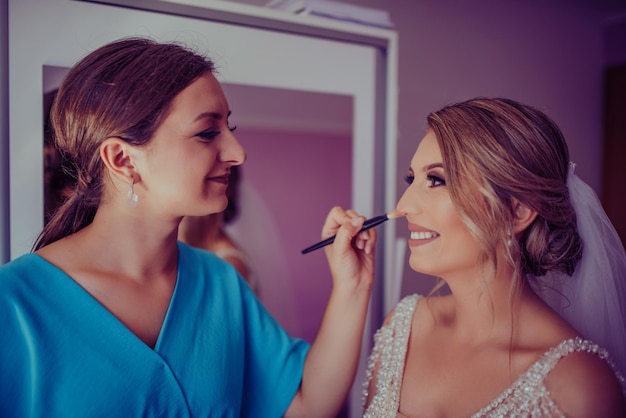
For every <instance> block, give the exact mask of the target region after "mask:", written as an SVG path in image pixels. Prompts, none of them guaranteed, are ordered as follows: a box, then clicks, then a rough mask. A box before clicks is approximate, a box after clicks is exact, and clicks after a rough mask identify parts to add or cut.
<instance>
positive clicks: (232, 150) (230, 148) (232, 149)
mask: <svg viewBox="0 0 626 418" xmlns="http://www.w3.org/2000/svg"><path fill="white" fill-rule="evenodd" d="M221 154H222V160H223V161H226V162H231V163H233V165H240V164H243V162H244V161H246V158H247V155H246V150H245V149H244V148H243V146H242V145H241V143H240V142H239V140H238V139H237V137H236V136H235V134H233V133H232V132H230V131H229V132H228V136H227V138H226V141H225V142H224V146H223V148H222V151H221Z"/></svg>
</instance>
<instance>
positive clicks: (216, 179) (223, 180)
mask: <svg viewBox="0 0 626 418" xmlns="http://www.w3.org/2000/svg"><path fill="white" fill-rule="evenodd" d="M228 179H229V176H228V174H226V175H224V176H216V177H209V180H210V181H214V182H216V183H222V184H225V185H228Z"/></svg>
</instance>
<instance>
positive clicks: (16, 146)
mask: <svg viewBox="0 0 626 418" xmlns="http://www.w3.org/2000/svg"><path fill="white" fill-rule="evenodd" d="M189 1H190V0H187V3H189ZM111 6H115V7H111ZM121 8H124V10H122V9H121ZM122 12H123V13H122ZM153 12H156V13H153ZM146 13H147V14H146ZM95 16H97V17H95ZM139 16H141V17H145V16H149V18H150V21H151V22H154V23H152V24H146V26H139V27H133V29H132V30H129V29H128V28H129V27H130V25H131V24H130V23H129V22H131V21H132V19H133V17H139ZM92 17H93V18H92ZM190 18H191V20H190ZM68 19H69V20H68ZM92 19H93V22H92ZM98 19H107V24H106V26H104V25H102V26H98V23H97V22H96V21H98V22H99V20H98ZM180 19H182V20H184V21H185V23H186V24H188V25H189V27H194V28H198V25H199V24H203V25H205V26H211V25H206V23H209V22H210V23H211V24H212V25H222V26H220V31H223V32H228V33H229V34H230V35H232V36H233V37H235V38H236V37H237V35H236V33H241V32H245V31H250V30H256V29H259V28H260V29H265V30H266V31H264V32H263V34H264V35H263V36H268V37H271V36H278V34H279V33H282V34H290V35H293V38H294V40H297V42H298V43H299V44H302V45H305V44H307V43H311V45H312V47H314V48H318V47H323V48H324V54H330V55H331V56H332V54H333V50H334V48H335V47H337V48H338V47H339V46H340V45H342V44H350V45H353V46H354V47H355V48H353V49H354V50H355V55H354V59H355V60H365V62H374V63H375V65H373V66H369V68H362V69H361V70H360V71H361V72H359V73H358V74H357V73H353V74H352V77H351V78H353V79H355V80H358V79H359V75H363V76H364V77H371V74H374V78H375V79H376V80H378V81H377V83H378V85H377V86H375V88H374V89H373V90H374V91H369V92H368V91H367V90H368V89H369V90H372V88H371V87H369V88H361V87H359V85H358V81H355V83H357V84H354V85H352V86H348V85H345V84H346V83H344V84H339V85H332V84H329V85H328V86H326V87H322V88H320V87H319V86H307V83H308V82H309V81H311V80H308V79H307V77H302V76H301V75H299V74H297V73H294V74H291V77H282V78H281V80H280V84H275V83H276V81H275V80H273V79H271V77H270V78H268V79H266V80H256V83H257V84H259V85H265V86H268V87H282V88H294V89H309V88H311V89H312V90H314V91H324V89H327V90H326V91H327V92H333V93H342V94H351V95H354V96H355V112H354V114H355V117H354V125H353V135H354V138H355V139H354V148H355V155H354V157H353V158H354V161H356V162H359V164H354V167H355V168H354V170H355V171H354V173H353V179H354V184H353V206H354V207H356V208H357V209H358V210H360V211H361V212H362V213H364V214H366V215H375V214H378V212H380V211H385V210H390V209H392V208H393V207H394V206H395V204H396V195H395V190H396V178H395V177H396V148H397V147H396V133H397V131H396V119H397V95H398V91H397V34H396V32H395V31H393V30H387V29H379V28H374V27H367V26H363V25H357V24H352V23H345V22H339V21H334V20H331V19H324V18H316V17H307V16H295V15H290V14H286V13H283V12H279V11H274V10H268V9H263V8H259V7H253V6H246V5H241V4H233V3H227V2H224V1H211V0H205V1H203V2H202V7H199V6H195V5H191V4H183V3H181V0H178V1H176V2H175V1H162V0H107V1H104V0H102V1H97V0H8V26H9V31H8V32H9V41H8V43H9V53H8V58H9V59H8V62H9V79H8V86H11V90H10V92H9V89H8V86H5V85H2V86H0V88H1V89H2V91H1V93H2V96H3V97H5V98H6V97H7V96H8V103H9V133H8V134H9V137H8V139H7V138H3V140H4V141H8V143H9V146H10V147H9V163H10V167H9V174H10V181H9V191H8V196H6V195H4V196H1V198H2V199H3V201H4V202H3V206H5V207H6V203H5V202H6V201H7V200H8V202H9V204H8V205H9V221H10V222H9V225H10V236H9V242H10V252H9V257H10V258H11V259H14V258H16V257H18V256H19V255H21V254H23V253H25V252H28V251H29V250H30V247H31V246H32V243H33V242H34V239H35V238H36V235H37V234H38V233H39V231H40V230H41V227H42V226H43V184H42V181H41V179H42V164H41V155H42V154H41V153H42V148H41V146H42V145H41V144H42V143H41V123H40V122H41V121H42V101H41V100H42V68H43V66H44V65H56V66H71V65H72V64H73V63H74V62H76V61H77V60H78V59H79V58H80V57H81V56H82V55H83V54H84V53H86V52H87V51H89V50H92V49H93V48H95V47H97V46H99V45H101V44H104V43H106V42H108V41H110V40H112V39H115V38H118V37H120V36H124V35H128V34H130V33H129V32H132V33H133V34H145V35H150V36H155V32H159V31H160V32H159V33H158V36H159V37H165V38H167V37H170V36H173V37H175V38H177V39H179V40H180V38H181V37H182V38H183V39H182V40H183V41H189V40H192V41H197V42H200V43H202V42H203V40H204V38H203V35H202V30H198V29H190V31H189V32H188V33H182V32H181V31H180V30H178V31H169V32H168V30H167V29H162V30H161V29H159V30H156V28H162V27H163V25H161V24H159V22H171V21H176V22H179V21H181V20H180ZM138 20H139V19H138ZM150 25H151V26H150ZM147 26H150V28H151V29H148V27H147ZM165 27H167V24H166V25H165ZM234 28H237V30H238V31H239V32H232V30H233V29H234ZM186 37H190V39H188V38H186ZM313 44H316V45H313ZM359 46H362V47H363V48H362V50H361V49H360V48H359ZM371 47H374V48H371ZM368 51H375V52H368ZM222 53H223V57H226V59H225V60H224V61H223V63H224V64H225V65H223V66H222V67H226V68H224V69H223V74H224V78H223V81H227V82H235V83H237V82H239V83H242V84H246V81H245V80H246V77H247V75H246V74H244V73H243V72H245V71H246V70H247V69H248V68H249V65H248V64H249V63H242V62H237V58H236V56H237V54H232V55H228V54H227V53H225V52H224V51H222ZM263 54H264V55H268V54H269V55H271V54H272V50H271V49H267V50H264V51H263ZM372 54H374V55H375V56H374V57H373V58H372ZM211 55H212V54H211ZM219 55H220V54H219V53H218V61H219V58H220V57H219ZM212 56H214V55H212ZM346 58H349V57H344V56H341V57H340V59H339V61H341V59H346ZM303 59H306V57H299V58H298V59H297V60H294V61H301V60H303ZM279 60H280V58H278V61H279ZM288 64H289V63H288V62H282V63H281V64H280V65H281V66H283V67H284V66H285V65H288ZM310 64H311V65H312V66H314V67H315V65H314V63H313V62H311V63H310ZM231 65H232V67H231ZM276 65H277V67H276V69H277V70H278V68H279V67H278V64H276ZM326 65H327V67H329V68H317V69H316V71H318V72H324V71H331V67H332V71H340V70H341V65H337V64H336V63H335V62H333V61H332V60H329V61H328V62H327V64H326ZM372 67H375V68H372ZM316 76H317V73H316ZM329 79H332V77H329ZM313 84H314V83H313ZM364 90H366V91H364ZM372 115H374V118H371V116H372ZM372 119H373V120H372ZM377 144H379V145H377ZM377 147H378V148H377ZM377 151H379V152H383V153H384V155H383V156H380V155H376V152H377ZM380 160H382V165H383V166H384V168H383V171H384V175H383V176H382V177H383V178H373V177H374V171H375V170H372V169H371V168H372V167H374V166H375V165H376V164H377V161H380ZM378 165H379V166H380V165H381V163H379V164H378ZM26 185H27V186H26ZM7 198H8V199H7ZM395 236H396V233H395V226H394V224H393V222H388V223H387V224H386V225H385V228H384V234H383V236H381V238H382V241H383V248H382V250H383V254H382V257H383V259H384V262H383V263H379V265H380V264H382V269H379V271H378V272H377V276H379V278H378V280H377V281H378V283H379V284H378V285H379V286H382V287H383V289H381V290H382V295H383V298H382V300H379V301H377V302H376V301H374V302H375V303H374V311H372V310H370V319H369V320H368V327H367V329H366V333H365V335H366V338H367V339H368V341H367V343H366V344H364V347H363V354H364V355H366V354H367V353H369V350H370V346H369V339H370V337H371V333H372V328H373V327H377V326H378V325H379V321H380V320H381V318H380V316H381V312H382V311H384V312H386V311H388V310H389V309H390V308H391V307H392V306H394V305H395V302H396V299H397V295H395V292H394V289H395V287H396V286H395V285H394V283H393V281H392V280H391V278H393V277H396V274H395V272H394V266H395V264H396V263H395V257H394V254H395V253H396V249H395V244H394V243H395ZM382 278H387V279H386V280H383V279H382ZM381 283H382V285H381ZM380 293H381V292H380V290H379V292H378V294H377V295H376V297H375V298H374V299H380ZM376 303H377V304H378V306H376ZM381 305H382V306H381ZM364 355H362V358H361V363H362V364H361V366H360V367H359V374H360V375H359V376H357V382H356V384H355V388H354V389H353V393H352V399H351V401H352V402H351V404H352V405H359V404H360V394H361V390H360V389H361V386H360V384H359V381H361V380H362V379H363V375H362V374H363V371H364V366H363V365H364ZM355 409H357V408H355ZM354 412H355V413H356V412H357V411H354ZM354 416H357V415H354Z"/></svg>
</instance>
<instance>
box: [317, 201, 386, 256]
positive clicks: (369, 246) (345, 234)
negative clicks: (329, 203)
mask: <svg viewBox="0 0 626 418" xmlns="http://www.w3.org/2000/svg"><path fill="white" fill-rule="evenodd" d="M363 222H365V217H364V216H362V215H359V214H358V213H357V212H356V211H354V210H353V209H348V210H344V209H342V208H341V207H334V208H333V209H331V211H330V213H329V214H328V217H327V219H326V223H325V225H324V228H323V233H322V235H323V236H325V237H328V236H332V235H335V236H336V238H335V243H334V244H333V245H334V246H336V247H337V248H340V249H342V250H343V251H347V250H348V249H350V248H351V247H354V248H355V249H358V250H361V251H364V252H365V253H366V254H370V253H371V252H372V251H373V250H374V244H375V242H376V231H374V230H373V229H368V230H366V231H361V228H362V227H363ZM359 231H361V232H359Z"/></svg>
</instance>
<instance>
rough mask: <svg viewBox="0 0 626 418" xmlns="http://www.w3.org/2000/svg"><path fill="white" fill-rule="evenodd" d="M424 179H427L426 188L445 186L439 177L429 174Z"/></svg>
mask: <svg viewBox="0 0 626 418" xmlns="http://www.w3.org/2000/svg"><path fill="white" fill-rule="evenodd" d="M426 178H427V179H428V183H429V184H428V187H439V186H445V185H446V181H445V180H444V179H442V178H441V177H439V176H435V175H433V174H429V175H428V176H426Z"/></svg>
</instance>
